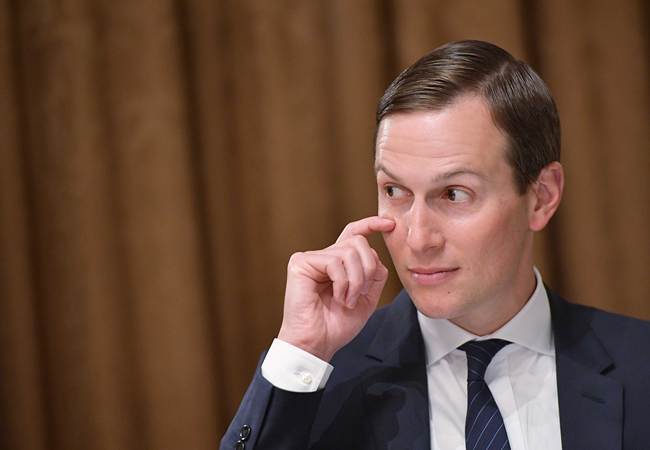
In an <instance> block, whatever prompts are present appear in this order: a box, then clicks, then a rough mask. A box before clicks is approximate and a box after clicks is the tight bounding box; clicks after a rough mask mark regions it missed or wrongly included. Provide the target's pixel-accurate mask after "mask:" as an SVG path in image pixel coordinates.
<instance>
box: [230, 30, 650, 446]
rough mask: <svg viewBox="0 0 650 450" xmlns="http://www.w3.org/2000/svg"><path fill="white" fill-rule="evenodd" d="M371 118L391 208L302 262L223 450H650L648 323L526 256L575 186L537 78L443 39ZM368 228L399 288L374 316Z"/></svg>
mask: <svg viewBox="0 0 650 450" xmlns="http://www.w3.org/2000/svg"><path fill="white" fill-rule="evenodd" d="M377 123H378V129H377V136H376V147H375V171H376V175H377V189H378V216H375V217H368V218H365V219H362V220H359V221H357V222H353V223H351V224H349V225H348V226H347V227H346V228H345V229H344V230H343V232H342V234H341V235H340V236H339V238H338V240H337V241H336V243H334V244H333V245H331V246H329V247H327V248H325V249H322V250H318V251H308V252H303V253H297V254H295V255H293V256H292V257H291V260H290V261H289V266H288V274H287V287H286V295H285V305H284V316H283V322H282V326H281V328H280V332H279V334H278V338H277V339H276V340H274V342H273V344H272V346H271V348H270V349H269V351H268V353H267V354H266V355H265V357H264V358H263V363H262V364H261V366H260V368H259V369H258V371H257V373H256V374H255V377H254V380H253V382H252V384H251V386H250V387H249V389H248V391H247V393H246V396H245V397H244V400H243V402H242V405H241V406H240V409H239V411H238V413H237V415H236V417H235V418H234V420H233V422H232V424H231V426H230V427H229V429H228V431H227V432H226V434H225V436H224V438H223V440H222V443H221V448H222V449H230V448H236V449H254V448H255V449H283V450H288V449H300V450H304V449H326V450H344V449H350V450H352V449H354V450H365V449H411V450H413V449H421V450H424V449H429V448H431V449H464V448H472V449H488V448H490V449H491V448H494V449H503V448H512V449H544V450H552V449H560V448H564V449H591V450H593V449H607V450H613V449H645V448H650V427H649V426H648V423H649V422H648V420H649V419H648V417H649V416H648V412H649V410H650V407H649V406H648V405H650V362H649V361H650V358H648V354H647V350H646V348H647V344H648V343H650V325H649V324H648V323H645V322H642V321H639V320H634V319H628V318H623V317H620V316H616V315H613V314H609V313H605V312H602V311H597V310H595V309H591V308H586V307H582V306H577V305H572V304H570V303H568V302H566V301H565V300H563V299H561V298H560V297H559V296H558V295H556V294H555V293H553V292H551V291H549V290H547V289H546V288H545V287H544V285H543V282H542V279H541V275H540V274H539V272H538V271H537V270H536V269H534V267H533V255H532V253H533V237H534V234H535V233H536V232H538V231H540V230H542V229H543V228H544V227H545V225H546V224H547V223H548V221H549V220H550V219H551V217H552V216H553V214H554V213H555V211H556V209H557V207H558V205H559V203H560V199H561V196H562V189H563V184H564V175H563V170H562V166H561V165H560V163H559V159H560V128H559V119H558V116H557V111H556V107H555V103H554V101H553V99H552V97H551V95H550V92H549V91H548V89H547V87H546V86H545V84H544V83H543V81H542V80H541V79H540V78H539V77H538V76H537V75H536V74H535V72H534V71H533V70H532V69H531V68H530V67H529V66H527V65H526V64H525V63H523V62H520V61H517V60H515V59H514V58H513V57H512V56H511V55H510V54H508V53H507V52H505V51H504V50H502V49H500V48H498V47H496V46H494V45H491V44H488V43H485V42H479V41H462V42H455V43H451V44H447V45H445V46H443V47H440V48H438V49H436V50H434V51H433V52H432V53H430V54H428V55H425V56H424V57H423V58H422V59H420V60H419V61H417V62H416V63H415V64H414V65H413V66H411V67H409V68H408V69H406V70H405V71H404V72H402V73H401V74H400V75H399V76H398V77H397V79H396V80H395V81H394V82H393V83H392V84H391V85H390V87H389V88H388V89H387V90H386V92H385V94H384V96H383V97H382V99H381V101H380V103H379V107H378V112H377ZM375 232H380V233H382V234H383V237H384V240H385V242H386V245H387V247H388V249H389V251H390V254H391V257H392V260H393V264H394V265H395V269H396V271H397V273H398V275H399V277H400V280H401V282H402V284H403V286H404V289H405V291H403V292H402V293H401V294H400V295H399V296H398V297H397V298H396V299H395V301H394V302H393V303H392V304H391V305H389V306H388V307H386V308H382V309H380V310H378V311H375V308H376V305H377V302H378V300H379V297H380V294H381V291H382V289H383V287H384V283H385V282H386V278H387V276H388V271H387V269H386V268H385V267H384V265H383V264H382V262H381V261H380V260H379V258H378V256H377V253H376V252H375V251H374V250H373V249H372V248H371V247H370V245H369V244H368V241H367V240H366V237H367V236H368V235H370V234H371V233H375Z"/></svg>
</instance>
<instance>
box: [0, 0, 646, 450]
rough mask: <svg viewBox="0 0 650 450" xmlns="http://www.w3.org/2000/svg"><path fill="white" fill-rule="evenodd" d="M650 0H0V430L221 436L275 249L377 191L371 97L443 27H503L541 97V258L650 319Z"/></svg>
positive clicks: (305, 243) (265, 337)
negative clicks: (549, 100)
mask: <svg viewBox="0 0 650 450" xmlns="http://www.w3.org/2000/svg"><path fill="white" fill-rule="evenodd" d="M648 11H649V9H648V6H647V5H646V4H645V2H643V1H641V0H636V1H635V0H627V1H621V2H618V3H616V4H615V5H614V4H612V3H611V2H606V1H604V0H597V1H594V2H582V1H577V0H576V1H569V2H565V1H560V0H551V1H548V2H526V1H515V0H510V1H506V0H501V1H494V2H489V3H480V2H475V1H466V0H462V1H442V0H436V1H425V0H407V1H394V0H359V1H354V2H349V1H344V0H335V1H332V2H318V1H290V0H282V1H275V2H260V1H256V0H243V1H234V0H220V1H216V0H214V1H213V0H187V1H172V0H143V1H139V2H129V1H125V0H113V1H108V0H92V1H82V0H65V1H54V0H39V1H36V0H25V1H21V2H16V1H12V0H0V149H1V150H0V379H1V380H2V383H0V422H1V423H2V425H0V430H1V432H0V447H1V448H11V449H18V450H45V449H53V450H59V449H61V450H63V449H65V450H76V449H79V450H81V449H83V450H93V449H102V450H103V449H121V450H122V449H124V450H129V449H132V450H136V449H142V448H147V449H154V450H157V449H178V448H192V449H210V448H216V446H217V445H218V438H219V437H220V435H221V434H222V432H223V430H224V429H225V426H226V425H227V423H228V421H229V419H230V417H231V416H232V415H233V414H234V412H235V409H236V408H237V406H238V404H239V400H240V399H241V396H242V394H243V391H244V389H245V388H246V386H247V384H248V382H249V380H250V377H251V375H252V372H253V370H254V368H255V365H256V364H257V361H258V358H259V354H260V352H261V351H263V350H264V349H265V348H266V347H267V346H268V345H269V343H270V341H271V339H272V338H273V336H274V335H275V334H276V333H277V330H278V328H279V325H280V321H281V318H282V302H283V290H284V282H285V275H286V274H285V272H286V264H287V261H288V259H289V257H290V255H291V254H292V253H293V252H295V251H301V250H307V249H315V248H321V247H324V246H327V245H329V244H330V243H331V242H332V241H334V240H335V238H336V236H337V235H338V233H339V232H340V230H341V229H342V227H343V226H344V225H345V224H346V223H347V222H349V221H351V220H355V219H358V218H361V217H363V216H366V215H371V214H373V213H374V211H375V210H376V186H375V180H374V174H373V168H372V163H373V134H374V131H375V124H374V113H375V107H376V102H377V100H378V99H379V97H380V96H381V94H382V92H383V90H384V89H385V87H386V86H387V84H388V83H389V82H390V81H391V80H392V79H393V78H394V77H395V76H396V75H397V74H398V73H399V71H401V70H402V69H403V68H404V67H406V66H407V65H409V64H410V63H412V62H413V61H414V60H415V59H416V58H417V57H419V56H421V55H422V54H423V53H425V52H427V51H429V50H431V49H433V48H435V47H437V46H438V45H440V44H442V43H444V42H446V41H449V40H456V39H467V38H476V39H484V40H488V41H492V42H494V43H496V44H498V45H501V46H503V47H505V48H506V49H508V50H509V51H511V53H513V54H514V55H515V56H517V57H520V58H522V59H524V60H526V61H529V62H530V63H531V64H532V65H533V66H534V67H535V69H536V70H538V72H539V73H540V74H541V76H542V78H544V79H545V80H546V81H547V83H548V84H549V86H550V87H551V90H552V91H553V93H554V96H555V98H556V100H557V103H558V106H559V110H560V116H561V120H562V125H563V164H564V166H565V169H566V172H567V186H566V193H565V198H564V202H563V205H562V207H561V209H560V211H559V212H558V214H557V216H556V217H555V218H554V219H553V221H552V223H551V224H550V226H549V229H548V230H546V231H545V232H544V233H543V234H542V235H541V236H540V239H538V242H537V243H536V251H537V254H538V260H537V262H538V265H539V266H540V267H541V269H542V272H543V274H544V276H545V280H546V281H547V282H548V284H549V285H550V286H551V287H553V288H555V289H556V290H557V291H559V292H560V293H562V294H565V295H566V296H567V297H569V298H571V299H573V300H575V301H578V302H581V303H584V304H590V305H594V306H599V307H602V308H605V309H608V310H612V311H617V312H621V313H625V314H628V315H634V316H637V317H641V318H645V319H650V304H649V303H648V298H650V283H649V281H648V277H647V273H648V269H649V268H650V252H649V251H648V250H649V249H650V242H649V239H648V230H649V229H650V201H649V196H650V186H648V177H647V171H648V168H649V167H650V164H649V163H650V161H649V155H650V152H649V151H648V150H649V148H648V142H649V139H648V138H649V137H650V136H649V133H648V123H649V121H648V119H649V118H650V114H649V112H650V93H649V92H648V86H649V83H648V79H649V76H648V70H649V68H648V64H649V61H648V55H649V54H650V53H649V51H648V49H649V48H650V47H649V46H650V42H649V39H648V23H649V21H648ZM371 242H372V243H373V245H374V246H376V247H377V248H378V251H379V253H380V255H381V257H382V258H383V260H384V262H385V263H387V264H389V262H390V260H389V257H388V254H387V252H386V250H385V248H384V247H383V244H382V243H381V239H380V238H378V237H376V236H375V237H373V238H372V239H371ZM398 290H399V283H398V281H397V280H396V277H395V276H394V274H393V275H392V278H391V280H390V281H389V284H388V286H387V288H386V289H385V293H384V296H383V299H382V302H383V303H387V302H389V301H390V299H391V298H392V296H393V295H394V294H395V293H396V292H397V291H398Z"/></svg>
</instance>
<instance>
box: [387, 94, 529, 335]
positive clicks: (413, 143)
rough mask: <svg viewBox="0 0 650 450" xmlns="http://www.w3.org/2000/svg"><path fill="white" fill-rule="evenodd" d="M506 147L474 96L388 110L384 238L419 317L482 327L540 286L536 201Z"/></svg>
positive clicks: (496, 322) (483, 330) (505, 316)
mask: <svg viewBox="0 0 650 450" xmlns="http://www.w3.org/2000/svg"><path fill="white" fill-rule="evenodd" d="M506 145H507V140H506V137H505V136H504V135H503V134H502V133H501V132H500V131H499V130H498V129H497V128H496V127H495V125H494V124H493V122H492V119H491V117H490V113H489V110H488V107H487V105H486V104H485V103H484V101H483V100H482V99H481V98H479V97H476V96H464V97H460V98H459V99H458V100H456V101H455V102H454V103H453V104H452V105H451V106H449V107H447V108H445V109H443V110H441V111H416V112H407V113H395V114H392V115H389V116H387V117H385V118H384V119H383V120H382V122H381V123H380V126H379V130H378V135H377V148H376V157H375V169H376V171H377V188H378V195H379V202H378V207H379V215H380V216H383V217H390V218H392V219H394V220H395V223H396V226H395V229H394V230H393V231H392V232H389V233H385V234H384V239H385V242H386V245H387V247H388V250H389V251H390V254H391V257H392V259H393V263H394V265H395V268H396V270H397V273H398V275H399V277H400V280H401V281H402V284H403V286H404V287H405V289H406V290H407V291H408V293H409V295H410V296H411V298H412V299H413V301H414V302H415V305H416V306H417V308H418V309H419V310H420V311H421V312H422V313H423V314H425V315H426V316H429V317H434V318H446V319H450V320H451V321H452V322H454V323H456V324H457V325H459V326H461V327H463V328H465V329H467V330H469V331H472V332H474V333H476V334H487V333H490V332H492V331H494V330H495V329H497V328H499V327H500V326H501V325H502V324H503V323H504V322H505V321H507V320H509V319H510V318H511V317H512V316H513V315H514V314H516V312H517V311H518V310H519V308H521V306H522V304H523V303H524V302H525V301H526V300H527V299H528V297H529V296H530V294H531V293H532V290H533V289H534V275H533V272H532V269H531V267H532V232H531V231H530V229H529V213H530V210H531V208H533V207H534V199H533V197H532V195H531V193H530V190H529V192H527V193H526V194H523V195H520V194H518V193H517V190H516V187H515V182H514V177H513V172H512V168H511V167H510V165H509V164H508V163H507V161H506V156H505V149H506Z"/></svg>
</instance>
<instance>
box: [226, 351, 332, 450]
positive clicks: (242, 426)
mask: <svg viewBox="0 0 650 450" xmlns="http://www.w3.org/2000/svg"><path fill="white" fill-rule="evenodd" d="M262 360H263V357H262ZM322 395H323V390H322V389H320V390H318V391H316V392H308V393H305V392H301V393H296V392H289V391H285V390H282V389H279V388H276V387H274V386H273V385H272V384H271V383H270V382H269V381H267V380H266V379H265V378H264V377H263V376H262V373H261V365H258V367H257V370H256V371H255V375H254V376H253V381H252V382H251V384H250V386H249V387H248V390H247V391H246V394H245V395H244V399H243V400H242V402H241V404H240V405H239V410H238V411H237V414H236V415H235V417H234V418H233V420H232V422H231V423H230V426H229V427H228V429H227V430H226V433H225V435H224V436H223V438H222V440H221V445H220V447H219V449H220V450H233V449H235V450H253V449H258V450H294V449H295V450H305V449H307V448H309V436H310V432H311V428H312V425H313V423H314V419H315V417H316V412H317V411H318V406H319V404H320V401H321V398H322Z"/></svg>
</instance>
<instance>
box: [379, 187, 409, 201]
mask: <svg viewBox="0 0 650 450" xmlns="http://www.w3.org/2000/svg"><path fill="white" fill-rule="evenodd" d="M384 192H385V193H386V197H388V198H395V199H397V198H403V197H406V196H407V195H408V193H407V192H406V191H405V190H404V189H402V188H400V187H397V186H393V185H388V186H384Z"/></svg>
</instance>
